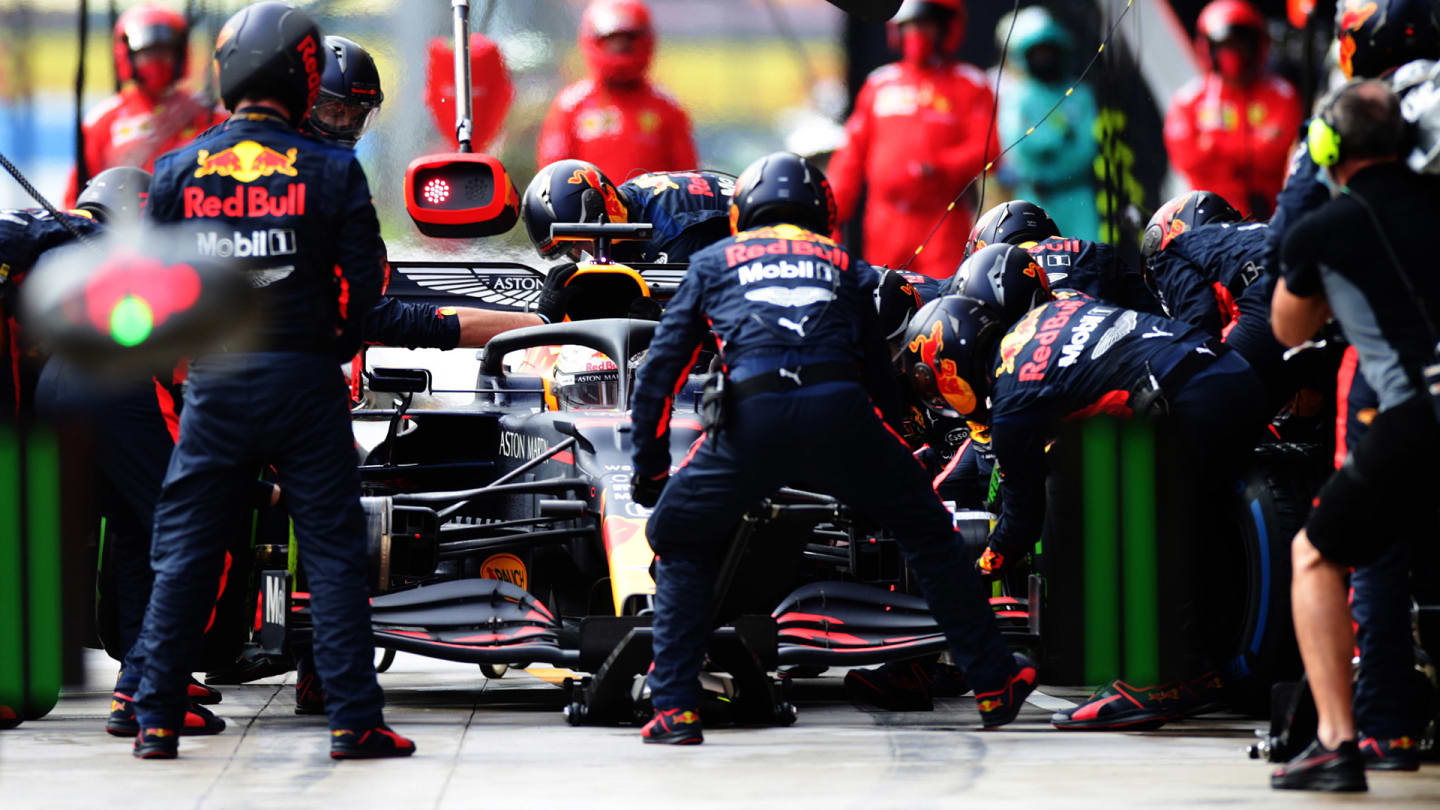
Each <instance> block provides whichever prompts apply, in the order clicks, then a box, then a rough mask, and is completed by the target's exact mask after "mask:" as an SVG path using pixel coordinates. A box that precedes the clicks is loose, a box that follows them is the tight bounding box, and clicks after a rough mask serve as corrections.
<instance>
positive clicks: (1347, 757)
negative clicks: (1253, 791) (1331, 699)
mask: <svg viewBox="0 0 1440 810" xmlns="http://www.w3.org/2000/svg"><path fill="white" fill-rule="evenodd" d="M1270 787H1272V788H1275V789H1276V790H1326V791H1335V792H1341V791H1343V792H1358V791H1362V790H1369V789H1370V788H1369V786H1368V785H1366V784H1365V758H1364V757H1363V756H1361V754H1360V748H1359V746H1357V745H1355V741H1354V740H1346V741H1345V742H1342V743H1340V745H1339V746H1338V747H1336V748H1335V749H1334V750H1331V749H1329V748H1326V747H1325V746H1323V745H1321V744H1320V741H1319V740H1315V741H1314V742H1312V743H1310V747H1309V748H1306V749H1305V750H1304V751H1301V752H1300V753H1299V754H1298V755H1297V756H1296V757H1295V758H1294V759H1292V760H1290V761H1289V762H1287V763H1285V766H1284V767H1282V768H1278V769H1276V771H1275V772H1274V773H1272V774H1270Z"/></svg>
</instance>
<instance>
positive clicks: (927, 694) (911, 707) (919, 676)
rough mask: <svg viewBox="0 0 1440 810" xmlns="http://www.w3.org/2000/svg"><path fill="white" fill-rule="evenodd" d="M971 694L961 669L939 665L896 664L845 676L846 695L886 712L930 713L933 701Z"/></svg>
mask: <svg viewBox="0 0 1440 810" xmlns="http://www.w3.org/2000/svg"><path fill="white" fill-rule="evenodd" d="M968 691H970V685H969V684H968V683H966V681H965V673H964V672H962V671H961V670H960V668H959V667H956V666H953V665H951V664H942V663H940V662H939V661H893V662H891V663H889V664H885V665H884V666H881V667H877V668H875V669H852V670H850V671H849V672H847V673H845V695H846V696H847V697H849V698H850V700H852V701H854V702H856V703H868V704H871V705H873V706H878V707H880V708H881V709H884V710H885V711H887V712H928V711H932V710H933V709H934V708H935V701H934V698H937V697H959V696H960V695H963V694H965V693H966V692H968Z"/></svg>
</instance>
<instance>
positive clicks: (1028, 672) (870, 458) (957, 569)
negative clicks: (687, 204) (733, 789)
mask: <svg viewBox="0 0 1440 810" xmlns="http://www.w3.org/2000/svg"><path fill="white" fill-rule="evenodd" d="M834 211H835V204H834V200H833V197H832V195H831V192H830V188H829V184H828V182H826V180H825V178H824V176H823V175H822V174H821V173H820V172H819V170H817V169H816V168H814V167H813V166H811V165H810V164H809V163H808V162H807V161H805V160H804V159H803V158H801V157H799V156H796V155H793V154H790V153H784V152H781V153H776V154H773V155H769V156H767V157H764V158H761V159H760V160H758V161H756V162H755V163H753V164H751V165H750V167H749V168H747V169H746V170H745V172H744V173H743V174H742V175H741V177H740V180H739V181H738V182H737V183H736V192H735V200H734V202H733V203H732V206H731V209H730V223H731V227H732V228H733V229H734V231H735V236H733V237H732V238H729V239H725V240H722V241H720V242H718V243H716V244H714V245H712V246H710V247H709V248H707V249H705V250H703V251H701V252H700V253H698V254H696V255H695V257H694V258H693V260H692V262H691V265H690V270H689V272H688V273H687V274H686V276H685V279H684V281H683V282H682V283H681V285H680V289H679V291H678V292H677V293H676V295H675V297H674V298H673V299H672V300H671V302H670V305H669V307H668V308H667V309H666V311H665V314H664V317H663V318H662V319H661V322H660V326H659V328H658V329H657V330H656V333H655V338H654V340H653V341H652V342H651V344H650V350H649V355H648V358H647V360H646V361H645V363H644V364H643V365H642V366H641V367H640V370H639V372H638V379H637V382H636V393H635V402H634V410H633V414H632V418H633V422H634V434H633V435H634V441H635V456H634V464H635V484H634V498H635V500H636V502H637V503H640V504H642V505H651V504H654V505H655V511H654V513H653V514H652V515H651V516H650V519H649V522H648V523H647V526H646V532H647V534H648V537H649V540H650V545H651V546H652V547H653V548H654V549H655V552H656V554H657V555H658V560H657V562H656V595H655V623H654V632H655V636H654V645H655V667H654V670H653V671H652V673H651V675H650V677H649V685H650V689H651V694H652V697H653V700H654V705H655V709H656V715H655V717H654V718H653V719H652V720H651V721H650V722H649V723H648V724H647V725H646V726H645V728H644V729H643V731H642V732H641V733H642V736H643V738H644V739H645V741H646V742H658V743H698V742H701V741H702V734H701V726H700V718H699V714H698V707H699V705H700V694H699V688H700V682H699V671H700V664H701V659H702V658H703V657H704V654H705V649H706V646H707V641H706V640H707V638H708V636H709V631H710V626H709V616H710V604H709V603H710V601H711V597H712V590H713V582H714V577H715V568H716V566H717V564H718V556H719V555H720V554H721V553H722V545H723V543H724V541H725V539H726V538H727V537H728V536H729V535H730V532H731V530H732V527H733V525H734V523H735V521H736V520H738V519H739V518H740V516H741V514H742V513H743V512H744V511H745V510H746V509H748V508H749V507H751V506H753V505H754V504H755V503H756V502H757V501H759V500H760V499H761V498H763V497H765V496H767V495H769V494H771V493H772V492H774V491H775V490H776V489H777V488H779V487H781V486H783V485H786V484H789V483H791V482H794V481H799V480H803V481H806V482H807V483H811V484H813V485H815V486H818V487H820V488H821V489H823V490H824V491H827V492H830V493H833V494H834V495H836V496H837V497H839V498H840V499H841V500H842V501H844V502H846V503H848V504H850V505H852V506H853V507H855V508H856V509H858V510H859V511H860V513H862V514H863V515H865V517H866V518H868V519H870V520H873V521H874V522H876V523H878V524H880V525H881V526H883V527H885V528H886V529H889V530H891V531H893V532H894V533H895V535H896V536H897V538H898V539H899V542H900V544H901V549H902V551H903V553H904V554H905V558H906V562H907V563H908V564H909V566H910V568H911V570H913V571H914V572H915V574H916V576H917V577H918V578H919V580H920V584H921V588H922V590H923V592H924V594H925V597H926V600H927V601H928V602H929V605H930V609H931V612H932V613H933V614H934V615H935V617H936V620H937V622H938V623H939V625H940V627H941V628H943V629H944V631H945V635H946V637H947V638H948V640H949V641H950V646H951V650H952V652H953V654H954V656H955V660H956V662H957V663H958V664H960V665H961V666H963V667H964V668H965V669H966V670H967V674H968V676H969V680H970V683H971V684H972V685H973V686H974V688H975V692H976V701H977V703H978V706H979V708H980V712H981V718H982V721H983V723H984V724H985V725H986V726H997V725H1002V724H1005V723H1008V722H1010V721H1011V720H1013V719H1015V717H1016V715H1017V714H1018V712H1019V711H1020V707H1021V704H1022V703H1023V702H1024V699H1025V696H1026V695H1027V694H1028V693H1029V692H1030V691H1031V690H1032V689H1033V688H1034V685H1035V669H1034V667H1033V666H1032V665H1031V664H1030V662H1029V661H1028V660H1026V659H1025V658H1024V656H1021V655H1018V654H1017V655H1014V656H1012V655H1011V654H1010V653H1009V652H1008V651H1007V650H1006V648H1005V644H1004V642H1003V641H1002V639H1001V636H1000V632H999V629H998V627H997V626H996V624H995V619H994V616H993V614H992V612H991V610H990V607H989V605H988V604H987V602H986V599H985V595H984V593H982V591H981V588H980V582H979V580H978V578H977V577H976V575H975V573H974V571H973V569H972V568H971V565H970V564H969V562H968V561H967V560H966V558H965V555H964V553H963V550H962V547H961V544H960V542H959V540H958V538H957V537H956V536H955V533H954V530H953V528H952V523H951V518H950V514H949V513H948V512H947V511H946V510H945V507H944V505H942V504H941V503H940V499H939V498H937V497H936V496H935V493H934V491H933V490H932V489H931V488H930V481H929V479H928V478H927V477H926V476H925V472H924V470H923V468H922V467H921V466H920V465H919V464H917V463H916V462H915V460H914V459H912V458H910V453H909V450H908V448H907V447H906V445H905V443H904V441H903V440H902V439H901V438H900V436H899V435H898V434H897V433H896V432H895V431H894V430H893V429H892V428H891V427H890V424H887V417H888V421H889V422H891V423H897V424H898V422H899V419H898V418H897V415H896V409H897V406H898V402H899V398H898V392H897V391H896V388H895V375H894V371H893V368H892V365H891V362H890V357H889V352H888V350H887V348H886V345H885V342H884V340H883V336H882V335H881V334H880V329H879V326H878V321H877V318H876V312H875V306H874V302H873V299H872V296H873V291H874V288H875V285H876V283H877V278H876V273H875V271H874V270H873V269H871V268H870V266H869V265H867V264H865V263H864V262H863V261H861V260H859V259H856V258H853V257H852V256H851V255H850V254H849V253H847V252H846V251H845V249H844V248H841V247H838V246H837V245H835V244H834V243H833V242H832V241H831V240H830V239H828V238H827V237H825V236H822V235H821V234H828V233H830V232H831V229H832V227H833V226H834ZM712 330H713V331H714V333H715V336H716V338H717V339H718V341H719V343H720V345H721V347H722V354H723V359H724V364H725V366H724V367H725V374H726V376H727V377H728V378H729V381H730V387H731V388H732V389H733V398H732V400H731V402H730V403H729V406H728V407H729V413H728V414H727V415H726V416H725V419H724V421H723V423H722V426H721V428H720V429H719V430H718V431H713V430H712V431H707V432H706V434H704V436H703V438H702V440H701V441H700V442H699V443H697V444H696V445H695V448H694V450H693V451H692V452H691V454H690V455H689V456H688V457H687V458H686V459H685V460H684V461H683V462H682V463H681V465H680V468H679V471H678V472H676V473H675V476H674V480H673V481H669V479H670V473H671V470H670V462H671V459H670V444H669V429H668V428H669V420H670V410H671V405H672V398H673V396H674V393H675V391H677V390H678V384H679V383H680V382H683V381H684V380H685V378H686V375H687V374H689V372H690V368H691V366H692V365H693V363H694V362H695V358H696V356H697V353H698V351H699V350H700V347H701V346H702V345H703V344H704V343H705V341H706V337H707V334H708V333H709V332H710V331H712ZM882 413H883V414H884V416H882ZM862 470H863V471H867V472H869V473H870V474H868V475H866V474H857V471H862ZM667 481H668V482H669V484H668V486H667ZM657 499H658V502H657Z"/></svg>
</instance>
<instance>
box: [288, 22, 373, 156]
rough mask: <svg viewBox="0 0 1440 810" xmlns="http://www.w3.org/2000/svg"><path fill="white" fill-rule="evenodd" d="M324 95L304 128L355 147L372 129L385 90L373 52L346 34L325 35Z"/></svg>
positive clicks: (316, 103)
mask: <svg viewBox="0 0 1440 810" xmlns="http://www.w3.org/2000/svg"><path fill="white" fill-rule="evenodd" d="M322 52H323V54H324V56H325V69H324V73H323V74H322V75H321V77H320V98H319V99H317V100H316V101H315V106H314V107H311V108H310V116H309V117H308V118H306V119H305V124H304V126H303V127H302V128H303V129H304V130H305V131H306V132H309V133H311V134H313V135H319V136H320V137H322V138H325V139H327V140H331V141H334V142H336V143H341V144H344V145H346V146H354V145H355V144H357V143H359V142H360V139H361V138H363V137H364V136H365V133H366V132H368V131H369V130H370V126H371V124H373V123H374V122H375V118H376V116H378V115H379V114H380V105H381V103H383V102H384V101H385V92H384V91H383V90H382V89H381V88H380V70H379V69H378V68H376V67H375V59H374V58H373V57H371V56H370V52H369V51H367V50H365V49H364V48H362V47H360V46H359V45H358V44H357V43H355V42H354V41H352V40H349V39H346V38H345V37H325V40H324V48H323V49H322Z"/></svg>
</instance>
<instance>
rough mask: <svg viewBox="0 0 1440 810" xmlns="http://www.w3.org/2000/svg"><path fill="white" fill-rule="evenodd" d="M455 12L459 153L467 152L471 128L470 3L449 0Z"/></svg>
mask: <svg viewBox="0 0 1440 810" xmlns="http://www.w3.org/2000/svg"><path fill="white" fill-rule="evenodd" d="M450 7H451V8H452V9H454V10H455V140H457V141H459V142H460V147H459V151H461V152H469V151H471V149H470V133H471V128H472V123H471V122H472V120H473V119H472V110H471V109H470V103H471V96H470V2H469V0H450Z"/></svg>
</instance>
